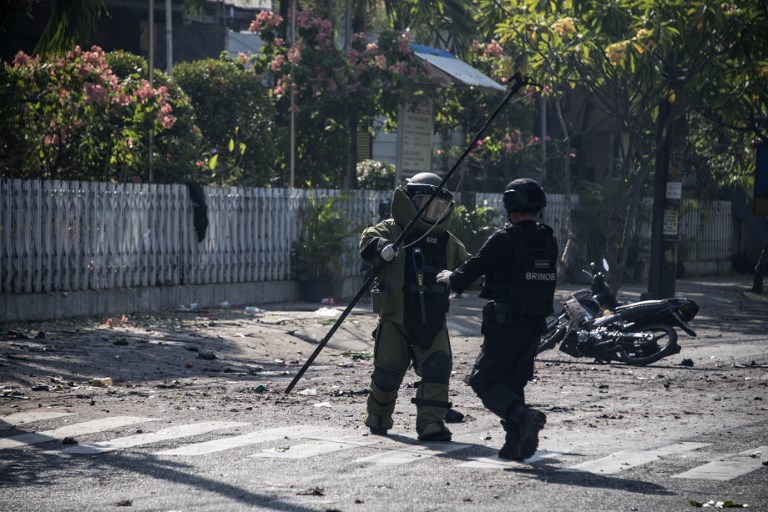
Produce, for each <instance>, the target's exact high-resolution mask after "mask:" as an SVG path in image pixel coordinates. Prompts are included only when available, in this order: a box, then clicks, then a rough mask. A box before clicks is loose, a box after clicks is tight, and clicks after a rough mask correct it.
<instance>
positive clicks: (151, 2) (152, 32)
mask: <svg viewBox="0 0 768 512" xmlns="http://www.w3.org/2000/svg"><path fill="white" fill-rule="evenodd" d="M148 30H149V34H147V35H148V36H149V86H150V87H152V88H154V87H155V85H154V73H155V0H149V27H148ZM154 131H155V124H154V123H150V125H149V182H150V183H152V182H153V181H154V175H153V172H152V153H153V152H154V142H155V141H154Z"/></svg>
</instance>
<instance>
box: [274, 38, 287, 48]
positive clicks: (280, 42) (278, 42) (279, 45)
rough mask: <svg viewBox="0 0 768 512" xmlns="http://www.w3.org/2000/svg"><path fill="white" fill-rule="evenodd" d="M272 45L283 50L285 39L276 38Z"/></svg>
mask: <svg viewBox="0 0 768 512" xmlns="http://www.w3.org/2000/svg"><path fill="white" fill-rule="evenodd" d="M272 44H274V45H275V48H282V47H283V45H284V44H285V39H283V38H282V37H276V38H275V40H274V41H273V42H272Z"/></svg>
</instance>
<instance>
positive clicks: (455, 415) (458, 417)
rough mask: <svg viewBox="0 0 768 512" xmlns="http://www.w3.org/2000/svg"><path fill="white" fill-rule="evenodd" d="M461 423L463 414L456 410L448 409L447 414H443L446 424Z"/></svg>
mask: <svg viewBox="0 0 768 512" xmlns="http://www.w3.org/2000/svg"><path fill="white" fill-rule="evenodd" d="M462 421H464V414H463V413H461V412H459V411H457V410H456V409H448V412H446V413H445V422H446V423H461V422H462Z"/></svg>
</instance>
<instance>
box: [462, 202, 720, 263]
mask: <svg viewBox="0 0 768 512" xmlns="http://www.w3.org/2000/svg"><path fill="white" fill-rule="evenodd" d="M476 203H477V204H478V205H483V204H485V205H487V206H490V207H492V208H494V209H495V210H496V211H497V212H499V216H498V217H497V219H498V222H502V220H503V215H504V213H503V212H504V205H503V203H502V200H501V196H500V194H478V195H477V199H476ZM572 203H573V207H576V205H578V204H579V198H578V197H577V196H574V197H572ZM652 205H653V201H652V200H651V199H646V200H645V207H646V209H647V210H649V211H650V209H651V207H652ZM697 206H699V205H698V204H697V203H696V202H695V201H688V200H686V201H683V207H682V214H681V215H680V220H679V225H678V228H679V231H680V233H679V241H680V242H679V246H680V249H679V251H680V256H681V257H682V258H683V259H684V260H685V261H686V262H715V261H717V262H727V261H729V260H730V259H731V258H732V256H733V217H732V212H731V203H730V201H712V202H711V203H707V204H706V205H702V206H701V207H697ZM544 222H546V223H547V224H549V225H550V226H551V227H552V229H553V230H554V231H555V235H556V236H557V237H558V240H562V241H564V240H565V239H566V232H565V197H564V196H563V195H559V194H549V195H547V208H546V210H545V213H544ZM635 233H636V234H637V235H638V236H639V237H640V238H641V239H643V240H645V241H646V244H645V246H646V247H650V239H651V225H650V223H641V224H640V225H639V226H637V228H636V232H635Z"/></svg>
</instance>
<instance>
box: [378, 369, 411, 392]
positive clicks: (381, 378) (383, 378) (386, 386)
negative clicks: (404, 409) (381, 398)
mask: <svg viewBox="0 0 768 512" xmlns="http://www.w3.org/2000/svg"><path fill="white" fill-rule="evenodd" d="M403 377H405V373H403V372H393V371H390V370H384V369H382V368H374V369H373V377H372V378H371V379H372V380H373V383H374V384H375V385H376V387H377V388H379V389H380V390H382V391H383V392H385V393H390V392H392V391H395V390H396V389H398V388H399V387H400V383H401V382H403Z"/></svg>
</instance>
